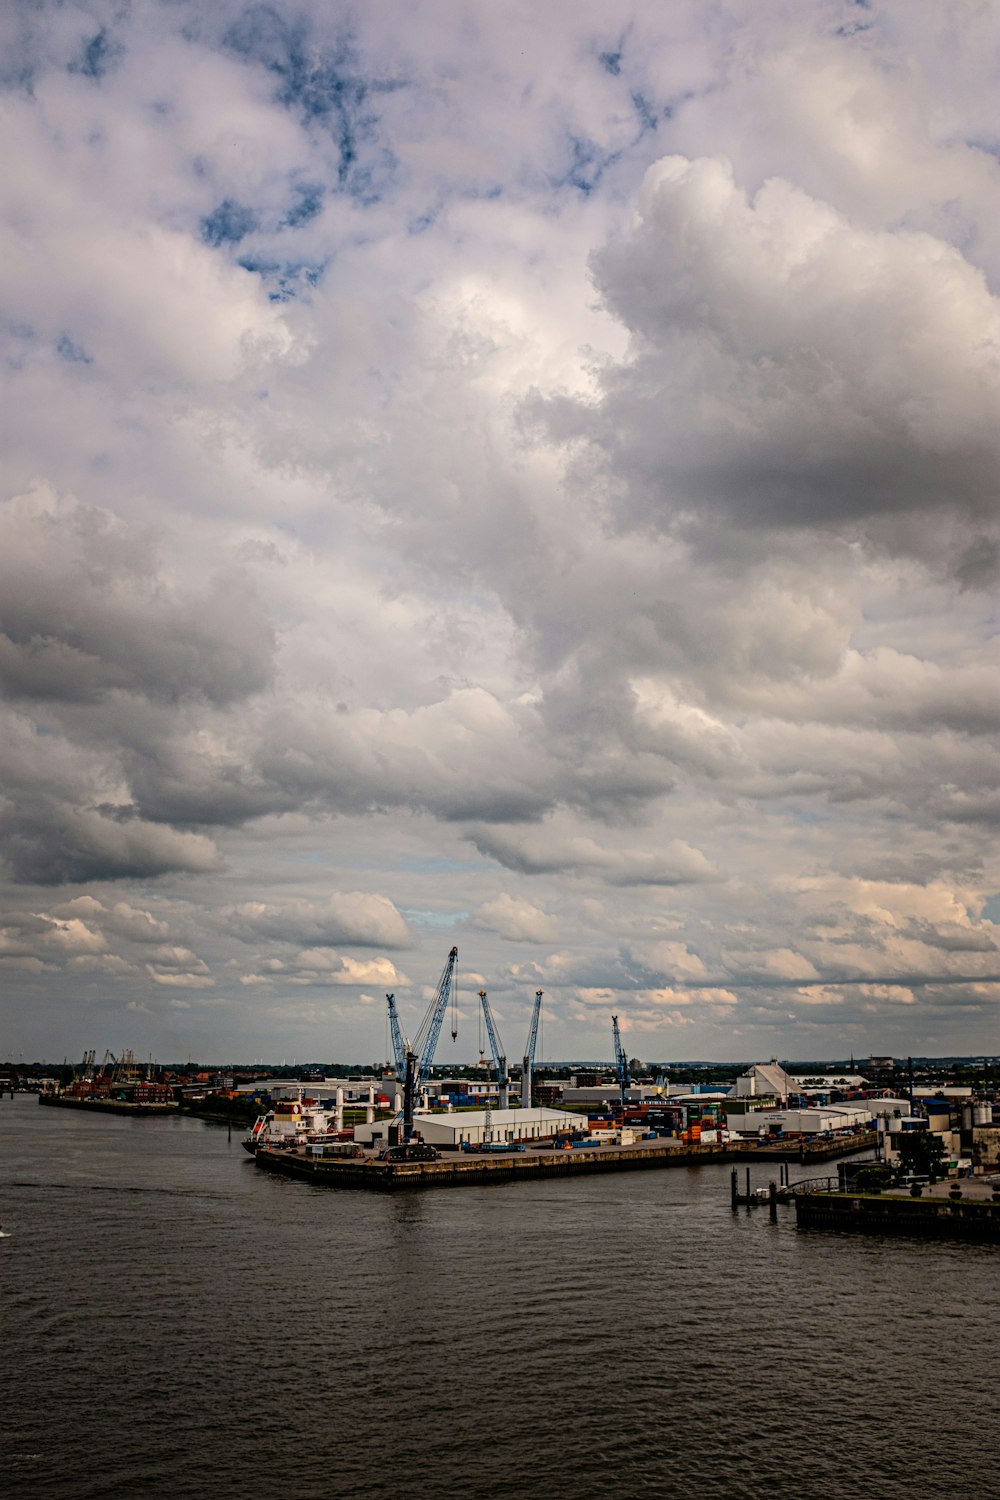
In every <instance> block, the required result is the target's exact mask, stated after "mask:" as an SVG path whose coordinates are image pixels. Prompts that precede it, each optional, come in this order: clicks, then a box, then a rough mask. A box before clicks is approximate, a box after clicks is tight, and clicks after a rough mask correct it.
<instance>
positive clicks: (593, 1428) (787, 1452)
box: [0, 1097, 1000, 1500]
mask: <svg viewBox="0 0 1000 1500" xmlns="http://www.w3.org/2000/svg"><path fill="white" fill-rule="evenodd" d="M0 1146H2V1157H0V1172H2V1176H0V1182H2V1186H0V1218H2V1219H3V1222H4V1227H5V1228H7V1229H9V1230H10V1231H11V1232H12V1233H11V1238H9V1239H6V1240H3V1241H0V1296H2V1353H3V1400H2V1412H0V1422H2V1425H3V1438H4V1450H3V1457H2V1466H0V1486H2V1489H3V1493H5V1494H7V1495H10V1496H12V1497H14V1500H20V1497H21V1496H29V1495H30V1496H39V1497H47V1496H56V1495H58V1496H60V1497H64V1496H73V1497H96V1496H108V1497H116V1500H117V1497H120V1496H136V1497H140V1500H160V1497H176V1500H186V1497H189V1496H190V1497H202V1496H205V1497H209V1496H212V1497H214V1496H218V1497H222V1500H226V1497H229V1496H233V1497H235V1496H240V1497H243V1496H265V1497H270V1496H278V1495H284V1494H288V1495H292V1494H295V1495H312V1496H316V1497H324V1496H337V1497H344V1500H354V1497H358V1500H361V1497H364V1500H371V1497H376V1496H382V1495H385V1496H400V1497H405V1500H408V1497H410V1496H414V1497H424V1500H438V1497H444V1496H451V1495H464V1494H466V1493H469V1494H474V1495H478V1496H481V1497H485V1500H493V1497H494V1496H497V1497H498V1496H501V1495H506V1494H508V1493H509V1494H518V1495H520V1496H528V1497H534V1496H539V1497H546V1500H549V1497H553V1500H554V1497H557V1496H573V1497H577V1500H605V1497H611V1496H615V1497H617V1496H625V1497H628V1496H631V1495H633V1494H636V1495H637V1494H638V1493H639V1492H640V1491H645V1492H646V1493H647V1494H648V1495H652V1496H654V1497H655V1496H678V1497H680V1496H692V1497H699V1496H700V1497H705V1500H729V1497H750V1500H753V1497H757V1496H765V1495H766V1496H769V1497H770V1496H785V1495H788V1496H791V1495H794V1496H816V1497H820V1500H847V1497H850V1500H856V1497H857V1496H859V1495H863V1494H870V1495H874V1496H878V1497H880V1500H896V1497H900V1500H902V1497H904V1496H906V1497H910V1496H912V1495H914V1494H921V1493H922V1494H930V1495H936V1496H942V1497H949V1500H950V1497H958V1496H963V1495H976V1496H983V1497H989V1496H991V1495H1000V1481H998V1480H997V1477H996V1466H995V1453H996V1447H997V1438H996V1421H997V1419H996V1414H995V1412H996V1408H995V1401H994V1399H993V1385H992V1382H993V1379H994V1361H993V1337H992V1334H993V1324H994V1322H995V1315H996V1301H995V1293H994V1287H995V1283H996V1270H997V1265H998V1262H997V1252H996V1250H995V1249H992V1248H991V1247H988V1246H974V1245H947V1244H942V1245H936V1244H924V1243H921V1242H913V1243H910V1242H907V1241H899V1240H894V1241H882V1240H879V1239H875V1238H866V1239H860V1238H859V1239H853V1238H849V1237H843V1238H842V1237H836V1236H831V1235H825V1234H819V1233H799V1232H797V1231H796V1230H795V1228H794V1219H793V1217H792V1215H791V1213H790V1212H786V1211H782V1213H781V1219H780V1222H779V1224H778V1225H776V1226H772V1225H771V1224H769V1222H768V1218H767V1214H766V1211H763V1210H758V1211H755V1212H753V1213H746V1212H741V1213H739V1214H738V1215H736V1216H733V1215H732V1214H731V1213H730V1210H729V1208H728V1171H727V1169H725V1168H718V1167H705V1168H700V1169H695V1170H684V1171H671V1172H650V1173H636V1174H631V1175H628V1176H624V1177H608V1178H600V1179H599V1178H591V1179H587V1180H583V1181H580V1182H574V1183H558V1184H552V1183H527V1182H526V1183H519V1184H517V1185H511V1186H509V1187H500V1188H469V1189H462V1190H455V1191H452V1192H438V1193H408V1194H401V1195H397V1196H394V1197H369V1196H366V1195H362V1194H357V1195H355V1194H335V1193H330V1192H323V1191H320V1190H316V1189H311V1188H309V1187H308V1186H305V1185H303V1184H299V1183H292V1182H286V1181H284V1180H281V1179H274V1178H271V1177H267V1176H265V1175H264V1174H263V1173H260V1172H257V1171H256V1170H255V1169H254V1167H253V1165H252V1163H251V1161H250V1159H249V1157H247V1156H245V1153H244V1152H243V1151H242V1150H241V1149H240V1146H239V1142H238V1140H237V1138H236V1136H235V1135H234V1137H233V1139H232V1141H231V1142H229V1141H227V1138H226V1132H225V1130H224V1129H219V1128H218V1127H213V1126H207V1125H204V1124H202V1123H200V1122H197V1121H188V1120H133V1121H129V1120H113V1119H105V1118H103V1117H101V1116H94V1115H88V1114H78V1113H71V1112H69V1111H58V1110H45V1109H41V1108H39V1106H38V1105H37V1103H36V1102H35V1101H34V1099H32V1098H30V1097H21V1098H18V1099H17V1100H15V1101H13V1102H11V1101H10V1100H4V1101H2V1103H0ZM760 1170H761V1171H763V1169H760Z"/></svg>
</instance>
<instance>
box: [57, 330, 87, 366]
mask: <svg viewBox="0 0 1000 1500" xmlns="http://www.w3.org/2000/svg"><path fill="white" fill-rule="evenodd" d="M56 353H57V354H58V356H59V358H60V359H64V360H66V362H67V364H71V365H92V364H93V363H94V356H93V355H92V354H88V353H87V351H86V349H84V348H83V346H82V345H81V344H77V343H75V342H74V340H73V339H71V338H70V336H69V334H68V333H64V334H63V335H62V336H61V338H60V339H59V342H58V343H57V344H56Z"/></svg>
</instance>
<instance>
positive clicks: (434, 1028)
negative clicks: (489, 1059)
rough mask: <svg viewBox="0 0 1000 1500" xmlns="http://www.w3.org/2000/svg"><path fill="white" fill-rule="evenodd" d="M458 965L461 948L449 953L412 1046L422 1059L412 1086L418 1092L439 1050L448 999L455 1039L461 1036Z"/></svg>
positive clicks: (418, 1064) (453, 949)
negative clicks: (459, 1034)
mask: <svg viewBox="0 0 1000 1500" xmlns="http://www.w3.org/2000/svg"><path fill="white" fill-rule="evenodd" d="M457 963H458V949H457V948H452V950H451V952H450V953H449V954H448V960H447V963H446V964H445V966H444V968H443V969H442V970H441V978H440V979H439V980H438V982H437V989H436V990H435V991H434V998H433V1000H432V1001H431V1003H430V1005H428V1007H427V1011H426V1014H425V1015H424V1019H423V1020H422V1021H421V1023H420V1030H419V1031H418V1032H417V1035H416V1039H415V1041H414V1043H413V1050H414V1052H415V1053H416V1054H417V1057H418V1059H419V1061H418V1063H417V1071H416V1076H415V1079H414V1085H413V1086H414V1088H415V1089H419V1087H420V1085H421V1084H422V1083H424V1082H425V1081H426V1079H427V1078H428V1076H429V1074H430V1071H431V1068H432V1066H433V1064H434V1052H435V1050H436V1048H437V1044H438V1037H439V1036H440V1035H441V1025H442V1022H443V1021H444V1014H445V1011H446V1010H447V1009H448V1001H449V1000H451V1002H452V1017H453V1019H452V1039H453V1040H454V1038H455V1037H457V1036H458V989H457V986H456V984H455V965H456V964H457Z"/></svg>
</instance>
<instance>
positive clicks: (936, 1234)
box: [793, 1184, 1000, 1244]
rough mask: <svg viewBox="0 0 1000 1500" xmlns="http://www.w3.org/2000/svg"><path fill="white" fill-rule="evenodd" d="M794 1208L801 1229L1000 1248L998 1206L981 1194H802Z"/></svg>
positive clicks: (999, 1208) (794, 1199)
mask: <svg viewBox="0 0 1000 1500" xmlns="http://www.w3.org/2000/svg"><path fill="white" fill-rule="evenodd" d="M942 1186H943V1187H945V1188H947V1187H948V1184H943V1185H942ZM966 1191H967V1192H968V1188H967V1187H966ZM793 1202H794V1204H795V1219H796V1223H797V1225H798V1226H799V1228H801V1229H833V1230H839V1231H841V1232H848V1233H855V1234H858V1233H860V1234H883V1235H917V1236H920V1237H922V1238H930V1239H948V1240H978V1241H986V1242H989V1243H992V1244H998V1243H1000V1203H998V1202H994V1201H991V1199H989V1198H987V1196H986V1193H985V1192H980V1193H976V1195H975V1196H974V1197H973V1196H965V1197H963V1198H958V1199H953V1198H952V1197H951V1196H950V1193H949V1196H948V1197H945V1196H944V1195H943V1193H942V1194H941V1195H938V1196H930V1197H927V1198H911V1197H910V1196H909V1195H908V1194H906V1195H904V1194H898V1195H897V1194H895V1193H878V1194H864V1193H852V1192H846V1193H841V1192H831V1193H822V1192H811V1193H810V1192H805V1193H797V1194H795V1195H794V1198H793Z"/></svg>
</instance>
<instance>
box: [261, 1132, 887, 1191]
mask: <svg viewBox="0 0 1000 1500" xmlns="http://www.w3.org/2000/svg"><path fill="white" fill-rule="evenodd" d="M870 1145H871V1143H870V1141H868V1140H867V1139H860V1138H859V1139H855V1140H854V1141H853V1144H852V1143H851V1142H849V1141H845V1142H843V1143H841V1144H840V1147H839V1150H838V1151H837V1153H836V1154H837V1155H845V1154H846V1153H847V1152H848V1151H850V1150H854V1151H859V1150H866V1149H870ZM797 1151H798V1148H796V1154H797ZM761 1153H762V1148H761V1147H760V1146H753V1147H742V1146H740V1145H729V1146H715V1145H711V1146H702V1145H697V1146H682V1145H679V1144H678V1143H677V1142H676V1141H670V1140H663V1139H660V1140H656V1141H641V1142H638V1143H637V1144H636V1145H634V1146H586V1147H583V1148H580V1149H576V1150H570V1151H557V1150H548V1149H542V1150H538V1149H537V1148H530V1149H528V1150H526V1151H511V1152H496V1153H491V1154H489V1155H487V1154H479V1153H474V1152H468V1153H466V1152H457V1151H456V1152H447V1153H444V1154H443V1155H442V1156H441V1158H440V1159H439V1160H438V1161H388V1162H386V1161H380V1160H379V1159H378V1158H377V1157H375V1156H366V1157H363V1158H357V1157H356V1158H353V1159H352V1158H346V1159H345V1158H343V1157H320V1156H311V1155H308V1154H307V1153H306V1151H305V1150H302V1149H299V1148H293V1149H287V1148H286V1149H275V1148H264V1149H261V1150H259V1151H257V1152H256V1154H255V1156H254V1161H255V1162H256V1165H257V1166H258V1167H260V1168H261V1170H262V1171H265V1172H277V1173H280V1174H281V1175H282V1176H285V1177H299V1178H302V1179H303V1180H305V1181H307V1182H311V1183H313V1184H315V1185H316V1186H323V1187H336V1188H368V1189H375V1190H382V1191H387V1190H392V1189H394V1188H401V1187H461V1186H464V1185H475V1184H483V1183H500V1182H515V1181H522V1180H526V1179H528V1178H537V1177H546V1178H556V1177H579V1176H582V1175H586V1174H587V1173H593V1172H628V1171H643V1170H646V1171H648V1170H650V1169H655V1168H657V1167H661V1168H665V1167H690V1166H695V1165H698V1164H708V1163H720V1162H736V1161H739V1162H743V1161H747V1160H760V1159H761ZM830 1154H832V1153H831V1152H830V1151H829V1149H828V1147H827V1145H826V1143H825V1142H824V1143H823V1147H822V1148H821V1150H820V1151H818V1152H817V1153H816V1157H817V1158H818V1159H823V1158H824V1157H826V1156H827V1155H830ZM776 1156H777V1153H776V1152H775V1151H769V1152H765V1153H764V1159H770V1160H774V1159H775V1157H776Z"/></svg>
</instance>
